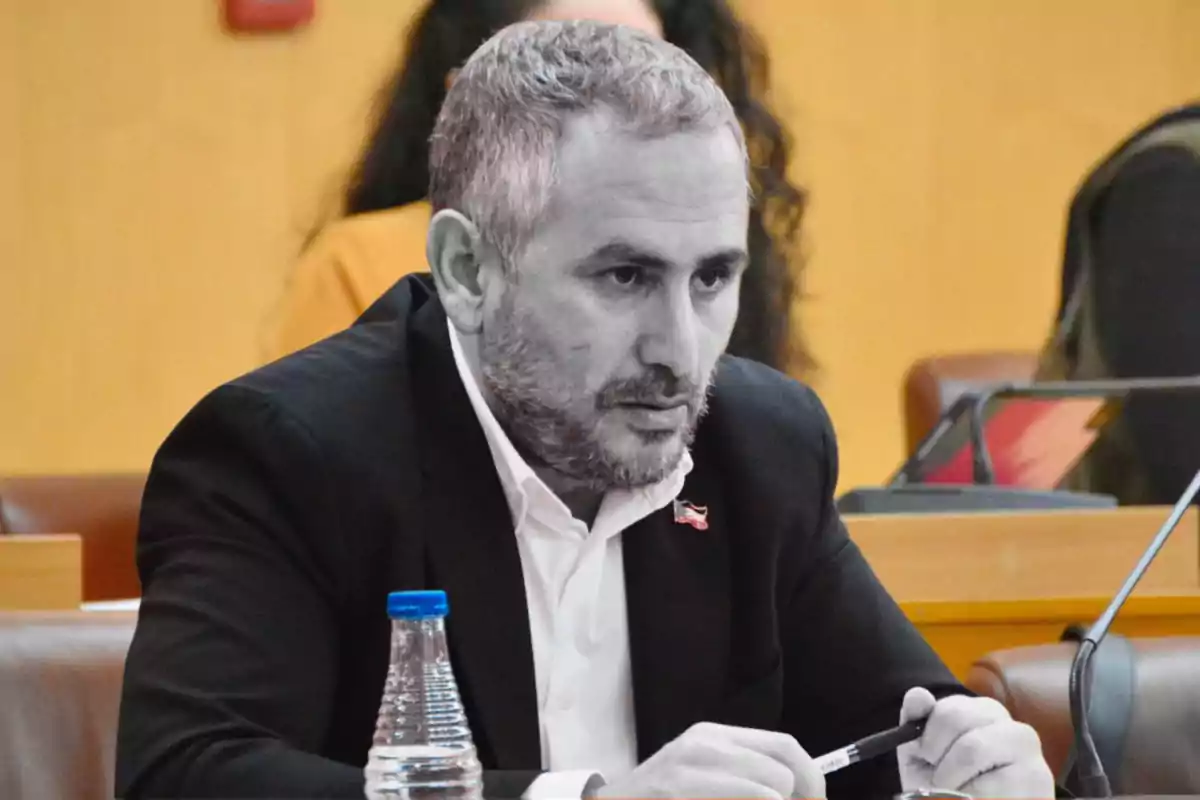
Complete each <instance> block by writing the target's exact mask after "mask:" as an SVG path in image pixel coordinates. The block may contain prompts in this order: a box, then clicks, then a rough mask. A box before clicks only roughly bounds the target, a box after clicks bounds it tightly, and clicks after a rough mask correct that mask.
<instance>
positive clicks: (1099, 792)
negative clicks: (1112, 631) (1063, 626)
mask: <svg viewBox="0 0 1200 800" xmlns="http://www.w3.org/2000/svg"><path fill="white" fill-rule="evenodd" d="M1197 493H1200V471H1197V472H1196V475H1195V477H1193V478H1192V482H1191V483H1190V484H1189V485H1188V487H1187V489H1186V490H1184V493H1183V495H1182V496H1181V497H1180V498H1179V499H1178V500H1177V501H1176V502H1175V506H1174V507H1173V508H1172V509H1171V514H1170V516H1168V517H1167V521H1166V522H1164V523H1163V526H1162V527H1161V528H1159V530H1158V533H1156V534H1155V535H1154V539H1153V541H1151V542H1150V546H1149V547H1147V548H1146V552H1144V553H1143V554H1142V558H1141V560H1139V561H1138V563H1137V566H1136V567H1134V568H1133V572H1132V573H1130V575H1129V577H1128V578H1126V579H1125V583H1124V584H1123V585H1122V586H1121V589H1120V591H1118V592H1117V596H1116V597H1114V598H1113V599H1112V602H1110V603H1109V604H1108V607H1107V608H1105V609H1104V613H1103V614H1101V615H1100V618H1099V619H1097V620H1096V621H1095V623H1093V624H1092V626H1091V627H1090V628H1088V631H1087V633H1086V634H1084V637H1083V640H1082V641H1081V642H1080V643H1079V649H1078V650H1077V651H1076V652H1075V659H1074V661H1072V663H1071V678H1070V683H1069V684H1068V688H1067V692H1068V694H1069V697H1070V703H1071V722H1072V723H1073V725H1074V727H1075V759H1076V760H1075V769H1076V777H1077V778H1078V781H1079V788H1080V790H1081V793H1082V795H1083V796H1084V797H1112V787H1111V786H1110V785H1109V782H1108V776H1107V775H1106V774H1105V772H1104V764H1102V763H1101V762H1100V754H1099V753H1098V752H1097V751H1096V742H1095V741H1094V740H1093V739H1092V731H1091V728H1090V727H1089V725H1088V717H1087V709H1088V706H1089V704H1090V700H1091V690H1092V657H1093V656H1094V655H1095V653H1096V648H1097V647H1099V646H1100V643H1101V642H1102V641H1103V640H1104V637H1105V636H1106V635H1108V629H1109V627H1110V626H1111V625H1112V623H1113V619H1115V618H1116V616H1117V613H1118V612H1119V611H1120V610H1121V607H1122V606H1124V605H1125V601H1126V600H1128V599H1129V595H1130V594H1131V593H1132V592H1133V589H1134V587H1135V586H1137V585H1138V581H1140V580H1141V579H1142V576H1143V575H1145V574H1146V570H1148V569H1149V568H1150V564H1151V563H1153V561H1154V559H1155V557H1157V556H1158V554H1159V552H1160V551H1161V550H1162V548H1163V545H1164V544H1166V542H1167V539H1168V538H1170V536H1171V534H1172V533H1173V532H1174V531H1175V526H1176V525H1178V524H1179V520H1180V519H1182V518H1183V515H1184V513H1185V512H1186V511H1187V509H1188V506H1190V505H1191V504H1192V501H1193V500H1195V499H1196V495H1197Z"/></svg>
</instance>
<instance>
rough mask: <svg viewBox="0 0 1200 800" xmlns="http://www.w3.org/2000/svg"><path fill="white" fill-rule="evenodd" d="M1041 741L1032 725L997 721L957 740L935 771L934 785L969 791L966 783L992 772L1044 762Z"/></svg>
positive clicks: (997, 772)
mask: <svg viewBox="0 0 1200 800" xmlns="http://www.w3.org/2000/svg"><path fill="white" fill-rule="evenodd" d="M1042 760H1043V759H1042V758H1041V742H1040V741H1039V740H1038V736H1037V734H1036V733H1035V732H1034V731H1033V728H1030V727H1029V726H1028V725H1021V724H1019V723H1016V722H1012V721H1001V722H993V723H992V724H990V725H985V726H984V727H982V728H975V729H973V730H971V731H969V732H967V733H965V734H963V735H962V736H960V737H959V738H958V739H956V740H955V742H954V744H952V745H951V746H950V750H949V751H948V752H947V753H946V755H945V756H944V757H943V758H942V760H941V762H940V763H939V764H938V766H937V769H935V770H934V772H933V785H934V786H938V787H941V788H944V789H957V790H963V791H965V789H964V787H966V786H968V785H970V784H971V783H972V782H974V781H976V780H978V779H980V778H981V777H983V776H986V775H990V774H992V773H996V774H998V775H999V774H1003V773H1005V772H1007V771H1009V770H1010V769H1012V768H1013V767H1014V766H1019V765H1022V764H1026V763H1029V764H1036V763H1039V762H1041V761H1042Z"/></svg>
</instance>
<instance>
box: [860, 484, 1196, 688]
mask: <svg viewBox="0 0 1200 800" xmlns="http://www.w3.org/2000/svg"><path fill="white" fill-rule="evenodd" d="M1169 513H1170V509H1168V508H1162V507H1140V508H1134V507H1130V508H1119V509H1111V510H1104V511H1071V510H1068V511H1049V512H996V513H978V514H887V515H847V516H846V526H847V528H848V529H849V531H850V535H851V537H852V538H853V539H854V540H855V542H856V543H857V544H858V546H859V548H860V549H861V550H862V551H863V554H864V555H865V556H866V558H867V560H868V561H869V562H870V563H871V566H872V568H873V569H874V570H875V572H876V574H878V575H879V579H880V580H881V581H882V582H883V584H884V586H886V587H887V588H888V591H890V592H891V594H892V596H893V597H895V598H896V600H897V601H898V602H899V603H900V605H901V607H902V608H903V609H904V611H905V613H906V614H908V616H909V619H911V620H912V621H913V622H914V623H915V624H916V626H917V628H918V629H919V630H920V631H921V632H922V633H923V634H924V636H925V638H926V639H927V640H928V641H929V643H930V644H931V645H932V646H933V648H934V649H935V650H937V651H938V654H939V655H941V657H942V659H943V660H945V662H946V663H947V665H949V667H950V669H951V670H953V671H954V674H955V675H957V676H958V677H959V678H964V677H965V676H966V674H967V670H968V669H969V668H970V666H971V664H972V662H974V660H975V659H977V658H979V657H981V656H983V655H985V654H986V653H988V652H991V651H993V650H1001V649H1004V648H1008V647H1018V646H1022V645H1029V644H1045V643H1048V642H1056V641H1058V638H1059V636H1060V635H1061V634H1062V632H1063V629H1064V628H1065V627H1066V626H1068V625H1071V624H1076V623H1078V624H1083V625H1087V624H1089V623H1091V622H1092V621H1094V620H1095V619H1096V618H1097V617H1098V616H1099V615H1100V613H1101V611H1102V610H1103V609H1104V606H1105V605H1106V604H1107V602H1108V599H1109V598H1110V597H1112V595H1113V594H1115V593H1116V591H1117V589H1118V588H1119V587H1120V586H1121V584H1122V583H1123V582H1124V580H1125V577H1126V576H1127V575H1128V574H1129V571H1130V570H1131V569H1133V566H1134V564H1136V563H1137V561H1138V559H1139V558H1140V557H1141V554H1142V551H1143V550H1144V549H1145V548H1146V545H1148V544H1149V543H1150V540H1151V539H1152V538H1153V536H1154V533H1155V532H1156V531H1157V530H1158V528H1159V526H1160V525H1162V523H1163V521H1164V520H1166V518H1167V515H1168V514H1169ZM1113 630H1115V631H1116V632H1118V633H1123V634H1125V635H1130V636H1174V635H1184V634H1192V635H1198V634H1200V512H1197V509H1195V508H1192V509H1191V510H1189V511H1188V513H1187V514H1186V515H1185V516H1184V517H1183V519H1182V520H1180V523H1179V527H1178V528H1177V529H1176V531H1175V533H1174V534H1173V536H1172V537H1171V539H1170V540H1169V541H1168V542H1167V545H1166V547H1165V548H1164V549H1163V551H1162V552H1161V553H1160V554H1159V556H1158V558H1157V559H1156V560H1155V562H1154V564H1153V565H1152V566H1151V568H1150V571H1149V572H1148V573H1147V574H1146V577H1145V578H1143V579H1142V582H1141V583H1140V584H1139V586H1138V588H1137V591H1136V593H1135V594H1134V596H1133V597H1132V598H1131V599H1130V601H1129V603H1128V604H1127V605H1126V606H1125V609H1124V611H1123V612H1122V613H1121V616H1119V617H1118V618H1117V623H1116V625H1115V626H1114V628H1113Z"/></svg>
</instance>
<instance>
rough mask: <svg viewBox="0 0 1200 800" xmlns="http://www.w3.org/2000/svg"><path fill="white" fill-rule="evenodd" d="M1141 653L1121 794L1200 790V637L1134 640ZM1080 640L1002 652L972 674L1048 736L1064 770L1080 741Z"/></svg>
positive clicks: (1053, 762) (976, 687)
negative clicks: (1072, 686)
mask: <svg viewBox="0 0 1200 800" xmlns="http://www.w3.org/2000/svg"><path fill="white" fill-rule="evenodd" d="M1130 643H1131V644H1132V645H1133V651H1134V653H1135V658H1134V664H1135V674H1136V677H1135V680H1134V690H1133V706H1132V715H1131V718H1130V720H1129V727H1128V729H1127V731H1126V736H1125V745H1124V750H1123V753H1122V757H1121V759H1120V765H1121V766H1120V770H1119V772H1118V774H1117V775H1115V776H1113V775H1110V776H1109V778H1110V780H1112V782H1113V790H1114V791H1115V792H1116V793H1117V794H1151V795H1153V794H1157V795H1171V794H1174V795H1200V637H1195V636H1176V637H1166V638H1157V639H1155V638H1145V639H1131V640H1130ZM1074 655H1075V645H1074V644H1052V645H1039V646H1035V647H1016V648H1013V649H1011V650H1001V651H998V652H995V653H991V654H989V655H987V656H985V657H984V658H982V659H980V660H979V661H978V662H976V663H975V665H974V666H973V667H972V668H971V671H970V673H969V674H968V675H967V686H968V688H970V689H972V690H973V691H975V692H977V693H979V694H981V695H984V696H987V697H994V698H996V699H997V700H999V701H1000V702H1002V703H1003V704H1004V705H1005V706H1006V707H1007V708H1008V710H1009V713H1011V714H1012V715H1013V718H1014V719H1018V720H1021V721H1023V722H1027V723H1029V724H1030V725H1032V726H1033V727H1034V729H1036V730H1037V732H1038V735H1039V736H1041V739H1042V750H1043V751H1044V752H1045V754H1046V760H1047V761H1048V762H1049V764H1050V768H1051V769H1053V770H1054V771H1055V774H1056V775H1060V776H1061V774H1062V768H1063V765H1064V764H1065V763H1066V761H1067V757H1068V755H1069V754H1070V752H1071V743H1072V739H1073V733H1072V730H1073V729H1072V726H1071V712H1070V707H1069V705H1068V701H1067V683H1068V678H1069V675H1070V669H1071V661H1072V659H1073V658H1074Z"/></svg>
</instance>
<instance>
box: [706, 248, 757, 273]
mask: <svg viewBox="0 0 1200 800" xmlns="http://www.w3.org/2000/svg"><path fill="white" fill-rule="evenodd" d="M749 260H750V256H749V254H748V253H747V252H746V251H745V250H742V249H741V248H740V247H731V248H729V249H728V250H718V251H717V252H715V253H710V254H708V255H706V256H704V257H703V258H701V259H700V265H699V266H700V269H714V268H721V267H724V268H727V269H733V268H734V267H739V266H742V265H743V264H745V263H747V262H748V261H749Z"/></svg>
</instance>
